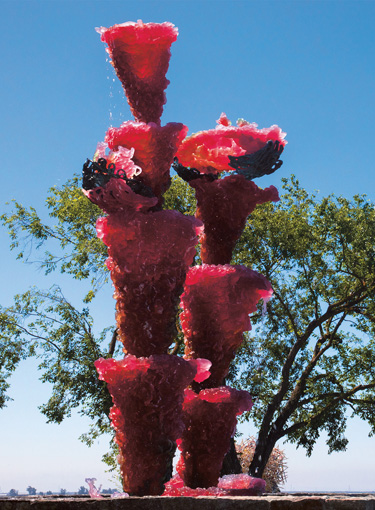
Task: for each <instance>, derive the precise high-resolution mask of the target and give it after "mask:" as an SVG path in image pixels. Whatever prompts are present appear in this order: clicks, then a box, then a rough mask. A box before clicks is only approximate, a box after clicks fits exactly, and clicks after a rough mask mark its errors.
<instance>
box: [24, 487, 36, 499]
mask: <svg viewBox="0 0 375 510" xmlns="http://www.w3.org/2000/svg"><path fill="white" fill-rule="evenodd" d="M26 490H27V492H28V493H29V496H35V495H36V488H35V487H31V485H29V486H28V488H27V489H26Z"/></svg>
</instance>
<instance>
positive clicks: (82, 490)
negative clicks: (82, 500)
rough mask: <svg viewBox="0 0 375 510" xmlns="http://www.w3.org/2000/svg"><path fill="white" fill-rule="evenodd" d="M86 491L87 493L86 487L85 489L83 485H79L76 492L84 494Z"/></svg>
mask: <svg viewBox="0 0 375 510" xmlns="http://www.w3.org/2000/svg"><path fill="white" fill-rule="evenodd" d="M88 493H89V491H88V489H86V487H84V486H83V485H81V487H80V488H79V489H78V492H77V494H80V495H82V496H86V495H87V494H88Z"/></svg>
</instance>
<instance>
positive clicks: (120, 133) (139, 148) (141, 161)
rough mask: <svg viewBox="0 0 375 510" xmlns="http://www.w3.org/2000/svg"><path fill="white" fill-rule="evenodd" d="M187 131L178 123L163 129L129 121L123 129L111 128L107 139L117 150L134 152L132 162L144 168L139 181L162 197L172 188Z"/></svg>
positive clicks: (154, 125) (112, 147) (172, 123)
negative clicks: (174, 167)
mask: <svg viewBox="0 0 375 510" xmlns="http://www.w3.org/2000/svg"><path fill="white" fill-rule="evenodd" d="M187 131H188V128H187V127H186V126H184V125H183V124H180V123H177V122H169V123H168V124H166V125H165V126H159V125H157V124H154V123H149V124H145V123H144V122H131V121H128V122H124V123H123V124H122V125H121V126H120V127H119V128H109V129H108V131H107V134H106V137H105V139H106V142H107V143H108V146H109V147H110V149H112V150H113V151H119V150H121V149H122V148H126V149H131V150H133V151H134V155H133V156H132V160H133V161H134V163H135V164H136V165H139V167H140V168H141V169H142V172H141V173H140V174H139V181H140V182H142V183H144V184H145V185H147V186H149V187H150V188H151V190H152V191H153V193H154V195H155V196H157V197H160V196H161V195H162V194H163V193H164V192H165V191H166V190H167V189H168V188H169V186H170V182H171V178H170V173H169V171H170V168H171V164H172V162H173V158H174V156H175V154H176V151H177V148H178V146H179V145H180V143H181V142H182V140H183V139H184V138H185V136H186V133H187Z"/></svg>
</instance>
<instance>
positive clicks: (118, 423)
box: [95, 355, 197, 496]
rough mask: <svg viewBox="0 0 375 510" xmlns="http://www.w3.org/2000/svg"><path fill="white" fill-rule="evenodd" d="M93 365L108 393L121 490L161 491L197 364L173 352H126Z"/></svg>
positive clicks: (132, 491) (169, 469) (178, 434)
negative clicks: (146, 354) (141, 355)
mask: <svg viewBox="0 0 375 510" xmlns="http://www.w3.org/2000/svg"><path fill="white" fill-rule="evenodd" d="M95 366H96V369H97V371H98V373H99V379H101V380H102V381H105V382H106V383H107V385H108V390H109V392H110V393H111V395H112V400H113V404H114V405H113V407H112V409H111V412H110V418H111V422H112V426H113V427H114V429H115V430H116V442H117V444H118V446H119V449H120V456H119V463H120V468H121V474H122V477H123V488H124V491H125V492H128V493H130V494H133V495H137V496H143V495H146V494H151V495H152V494H154V495H158V494H162V492H163V490H164V481H165V478H166V476H167V473H168V472H170V471H171V468H172V466H171V463H172V459H173V455H174V448H175V441H176V440H177V439H178V438H179V437H180V436H181V434H182V430H183V428H184V424H183V421H182V413H181V408H182V402H183V398H184V394H183V392H184V389H185V388H186V387H187V386H188V385H189V384H190V383H191V382H192V380H193V379H194V377H195V376H196V374H197V366H196V364H194V363H189V362H188V361H185V360H184V359H182V358H180V357H177V356H169V355H157V356H151V357H150V358H136V357H135V356H131V355H129V356H126V357H125V358H124V359H123V360H121V361H116V360H114V359H103V358H100V359H99V360H97V361H96V362H95Z"/></svg>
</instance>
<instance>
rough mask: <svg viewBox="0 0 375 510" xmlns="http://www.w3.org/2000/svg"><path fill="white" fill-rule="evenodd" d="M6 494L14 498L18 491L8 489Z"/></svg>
mask: <svg viewBox="0 0 375 510" xmlns="http://www.w3.org/2000/svg"><path fill="white" fill-rule="evenodd" d="M7 496H9V497H10V498H16V497H17V496H18V491H16V489H10V491H9V492H8V494H7Z"/></svg>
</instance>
